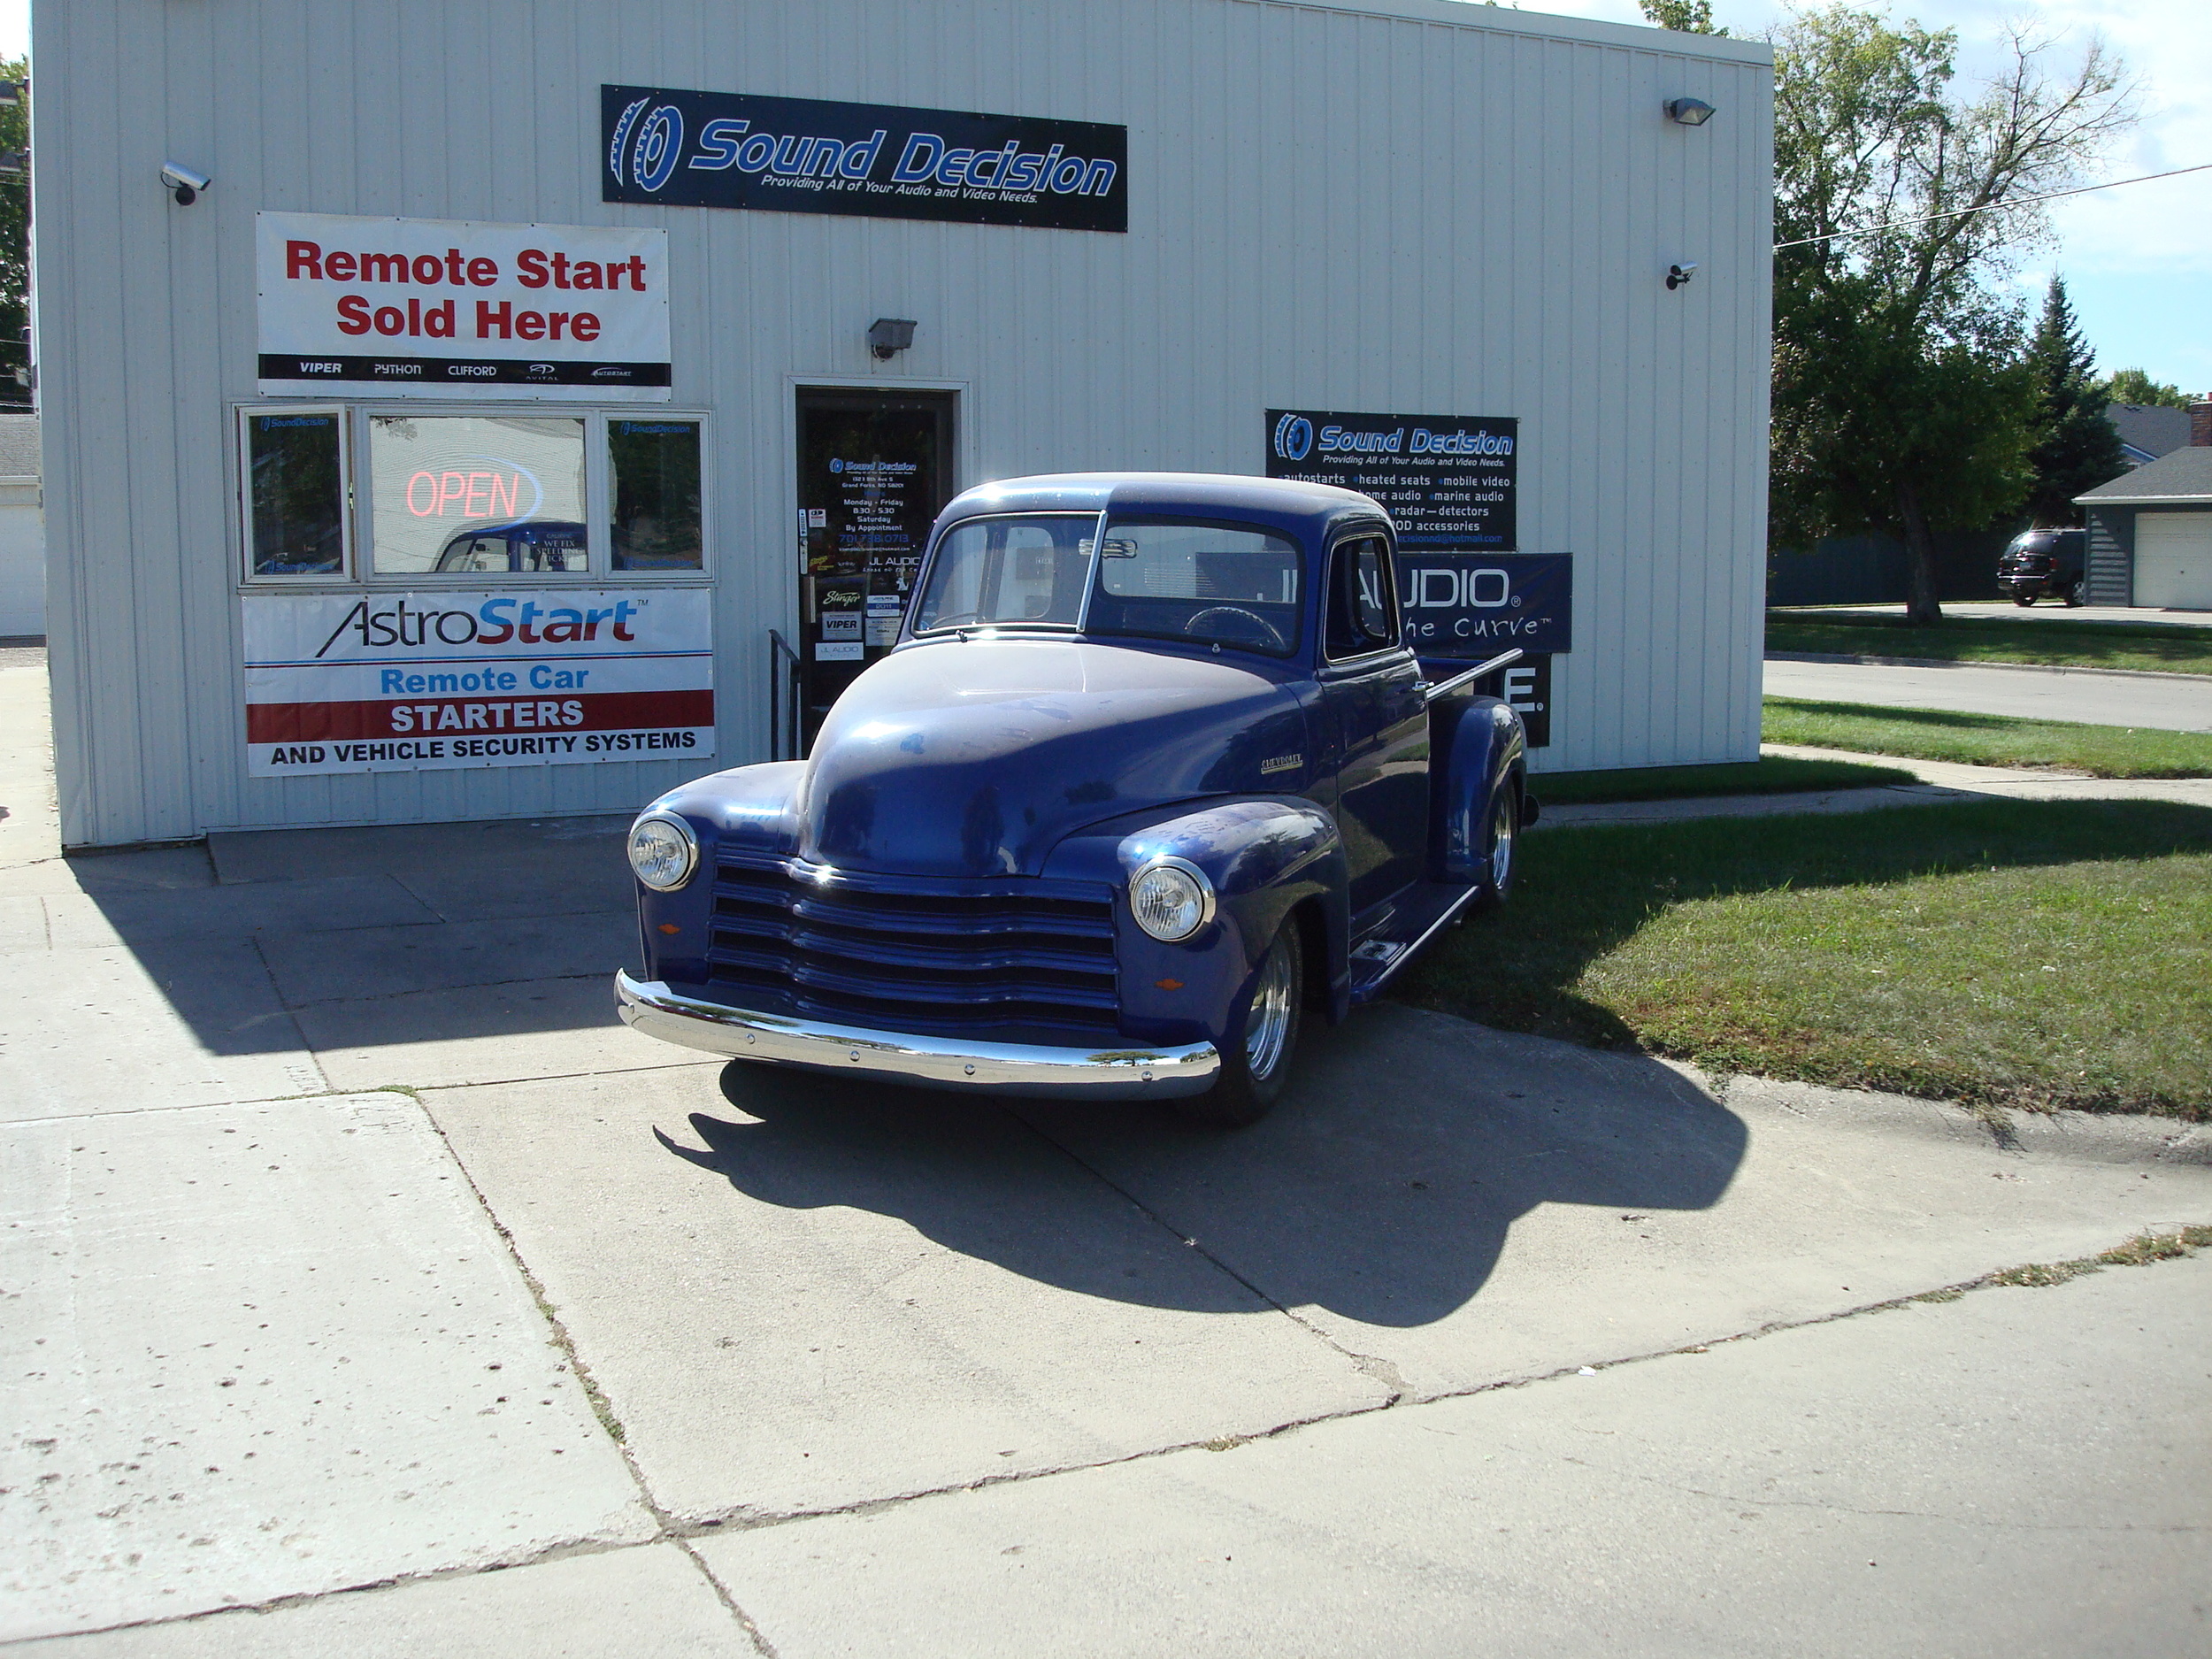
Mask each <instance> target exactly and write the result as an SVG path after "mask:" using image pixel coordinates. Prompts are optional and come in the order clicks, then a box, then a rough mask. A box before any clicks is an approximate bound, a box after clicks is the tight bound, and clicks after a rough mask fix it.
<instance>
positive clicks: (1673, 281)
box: [1667, 260, 1697, 291]
mask: <svg viewBox="0 0 2212 1659" xmlns="http://www.w3.org/2000/svg"><path fill="white" fill-rule="evenodd" d="M1696 274H1697V266H1696V265H1694V264H1693V263H1691V262H1689V261H1687V260H1686V261H1684V262H1683V263H1682V264H1680V265H1669V266H1668V267H1667V287H1668V288H1669V290H1670V291H1671V290H1672V289H1675V288H1687V287H1689V285H1690V279H1691V278H1692V277H1694V276H1695V275H1696Z"/></svg>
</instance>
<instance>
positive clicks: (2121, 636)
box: [1767, 611, 2212, 674]
mask: <svg viewBox="0 0 2212 1659" xmlns="http://www.w3.org/2000/svg"><path fill="white" fill-rule="evenodd" d="M1767 649H1769V650H1770V651H1812V652H1827V653H1835V654H1845V655H1856V656H1864V657H1932V658H1935V659H1937V660H1939V661H1942V662H1949V663H2050V664H2058V665H2061V666H2066V667H2077V668H2147V669H2154V670H2156V671H2158V672H2162V673H2170V674H2212V628H2186V627H2175V626H2171V625H2170V624H2169V625H2165V626H2161V625H2159V624H2157V623H2132V622H2130V623H2116V622H2062V621H2058V620H2055V619H2054V620H2050V621H2039V622H2020V621H2014V620H2011V619H2010V618H1985V617H1946V618H1944V619H1943V621H1942V622H1941V623H1940V624H1939V625H1938V626H1935V627H1932V628H1916V627H1912V626H1909V625H1908V624H1907V623H1906V622H1905V621H1904V619H1903V618H1887V617H1865V616H1857V617H1852V618H1841V617H1836V618H1827V617H1822V616H1820V615H1819V614H1818V613H1816V612H1812V611H1768V612H1767Z"/></svg>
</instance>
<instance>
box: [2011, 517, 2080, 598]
mask: <svg viewBox="0 0 2212 1659" xmlns="http://www.w3.org/2000/svg"><path fill="white" fill-rule="evenodd" d="M2088 558H2089V532H2087V531H2086V530H2023V531H2022V532H2021V533H2020V534H2018V535H2016V536H2015V537H2013V538H2012V540H2011V541H2008V542H2007V543H2005V551H2004V555H2003V557H2001V558H2000V559H1999V560H1998V561H1997V586H1998V587H2000V588H2003V589H2004V590H2005V592H2006V593H2008V594H2009V595H2012V603H2014V604H2016V605H2032V604H2033V603H2035V602H2036V601H2037V600H2039V599H2041V598H2044V597H2046V596H2047V597H2049V598H2052V599H2062V600H2064V601H2065V602H2066V603H2068V604H2070V605H2078V604H2079V603H2082V601H2083V600H2084V599H2085V597H2087V595H2088V588H2089V575H2088Z"/></svg>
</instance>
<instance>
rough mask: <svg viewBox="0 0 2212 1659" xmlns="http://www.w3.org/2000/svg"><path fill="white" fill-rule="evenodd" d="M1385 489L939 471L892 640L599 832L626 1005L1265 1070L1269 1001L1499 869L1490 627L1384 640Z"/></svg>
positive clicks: (751, 1030)
mask: <svg viewBox="0 0 2212 1659" xmlns="http://www.w3.org/2000/svg"><path fill="white" fill-rule="evenodd" d="M1393 555H1394V540H1393V533H1392V529H1391V524H1390V520H1389V518H1388V517H1387V516H1386V514H1385V513H1384V511H1382V509H1381V508H1380V507H1379V506H1378V505H1377V504H1376V503H1374V502H1373V501H1371V500H1370V499H1369V498H1368V497H1366V496H1364V495H1356V494H1354V493H1352V492H1350V491H1348V490H1342V489H1337V488H1330V487H1327V486H1324V485H1314V484H1302V483H1294V482H1289V481H1285V480H1265V479H1256V478H1242V477H1215V476H1207V475H1202V474H1186V473H1098V474H1092V473H1080V474H1067V475H1061V476H1052V477H1041V478H1027V479H1017V480H1010V481H1007V482H1003V483H998V484H992V485H987V486H985V487H983V488H977V489H972V490H969V491H967V492H966V493H965V494H964V495H960V496H958V497H957V498H956V499H955V500H954V501H953V502H952V503H951V504H950V505H949V506H948V507H947V508H946V509H945V511H944V512H943V514H942V515H941V517H940V518H939V519H938V521H937V523H936V525H935V526H933V529H932V531H931V534H930V540H929V545H928V549H927V552H926V557H925V559H924V562H923V565H922V569H921V572H920V574H919V577H918V581H917V583H916V585H915V588H914V591H913V595H912V598H911V600H910V603H909V605H908V608H907V613H906V616H905V618H904V620H903V622H902V627H901V632H900V637H899V642H898V644H897V646H896V648H895V649H894V650H892V651H891V652H890V653H889V654H888V655H887V656H886V657H884V658H882V659H881V660H880V661H879V662H877V663H875V664H872V665H871V666H870V667H869V668H868V669H867V671H866V672H864V673H863V674H862V675H861V676H860V677H859V678H858V679H857V680H855V681H854V682H853V684H852V685H851V687H849V688H848V689H847V690H846V692H845V693H844V695H843V696H842V697H841V698H840V699H839V701H838V703H836V705H835V707H834V708H833V709H832V710H831V711H830V713H829V716H828V718H827V720H826V723H825V724H824V726H823V727H822V729H821V731H820V733H818V736H817V738H816V740H815V742H814V745H813V749H812V752H811V753H810V755H809V756H808V757H807V758H806V759H804V760H795V761H772V762H767V763H764V764H755V765H748V766H740V767H737V768H734V769H733V770H731V771H727V772H717V773H714V774H713V775H711V776H709V777H705V778H701V779H698V780H695V781H694V782H691V783H687V784H685V785H684V786H682V787H680V788H678V789H674V790H672V791H671V792H669V793H668V794H666V795H663V796H662V797H661V798H660V799H658V800H657V801H655V802H654V803H652V804H651V805H650V806H649V807H648V808H647V809H646V810H645V811H644V812H643V813H642V814H641V815H640V816H639V818H637V820H636V822H635V824H634V826H633V827H632V829H631V832H630V836H629V842H628V846H629V856H630V863H631V867H632V869H633V871H634V873H635V875H636V877H637V881H638V901H639V912H640V918H641V938H642V941H643V949H644V968H645V972H644V974H643V977H641V978H635V977H633V976H632V975H630V974H628V973H627V972H624V973H621V974H619V975H618V978H617V981H616V991H617V996H618V1002H619V1004H620V1009H621V1013H622V1017H623V1018H624V1019H626V1021H627V1022H628V1023H629V1024H630V1025H633V1026H634V1027H635V1028H636V1029H637V1030H639V1031H641V1032H644V1033H649V1034H651V1035H653V1036H656V1037H661V1038H664V1039H666V1040H667V1041H671V1042H675V1043H680V1044H683V1045H685V1046H687V1047H688V1048H698V1049H703V1050H706V1051H708V1052H710V1053H714V1054H719V1055H726V1056H731V1057H732V1058H733V1059H736V1060H743V1061H750V1062H757V1063H761V1064H772V1065H784V1066H798V1067H804V1068H809V1069H811V1070H813V1071H824V1072H842V1073H845V1074H847V1075H849V1076H854V1077H860V1078H866V1079H879V1080H885V1081H892V1082H898V1083H907V1084H918V1085H924V1086H928V1087H941V1088H950V1089H964V1090H971V1091H975V1092H979V1093H1001V1094H1047V1095H1050V1094H1064V1095H1074V1096H1081V1097H1087V1098H1104V1099H1158V1100H1167V1101H1172V1102H1175V1103H1176V1105H1177V1107H1178V1108H1179V1110H1182V1111H1184V1112H1186V1113H1188V1114H1190V1115H1192V1116H1194V1117H1197V1118H1202V1119H1204V1120H1207V1121H1210V1122H1214V1123H1218V1124H1225V1125H1242V1124H1248V1123H1251V1122H1253V1121H1256V1119H1257V1118H1260V1117H1261V1116H1262V1115H1263V1114H1264V1113H1265V1112H1266V1111H1267V1110H1268V1109H1269V1108H1270V1107H1271V1106H1272V1105H1273V1104H1274V1102H1275V1101H1276V1100H1277V1098H1278V1097H1279V1095H1280V1094H1281V1092H1282V1090H1283V1087H1284V1086H1285V1081H1286V1077H1287V1076H1288V1075H1289V1073H1290V1071H1291V1068H1292V1063H1293V1056H1294V1053H1295V1050H1296V1048H1297V1043H1298V1035H1299V1031H1300V1027H1301V1025H1302V1022H1304V1021H1306V1020H1307V1019H1309V1018H1316V1017H1318V1018H1325V1019H1327V1020H1329V1021H1332V1022H1334V1021H1338V1020H1341V1019H1343V1018H1346V1017H1347V1015H1348V1011H1349V1010H1350V1009H1351V1008H1352V1007H1353V1006H1354V1005H1355V1004H1357V1003H1359V1002H1364V1001H1365V1000H1367V999H1369V998H1371V997H1372V996H1374V995H1376V994H1377V993H1378V992H1379V991H1380V990H1382V988H1383V987H1385V986H1386V984H1388V983H1389V981H1390V979H1391V978H1392V976H1393V975H1394V974H1395V973H1397V972H1399V971H1400V970H1401V969H1402V968H1403V967H1404V965H1405V964H1406V963H1407V962H1408V961H1409V959H1410V958H1411V957H1412V956H1413V955H1414V953H1415V952H1416V951H1417V949H1419V948H1420V947H1421V946H1422V945H1423V944H1424V943H1425V942H1426V941H1428V940H1429V939H1430V938H1432V936H1433V935H1434V934H1435V933H1437V932H1438V931H1439V930H1440V928H1442V927H1444V926H1446V925H1447V924H1448V923H1449V922H1451V921H1452V920H1453V919H1454V918H1456V917H1457V916H1459V915H1460V914H1461V913H1462V912H1463V910H1467V909H1468V908H1469V907H1470V906H1486V905H1496V904H1502V903H1503V902H1505V900H1506V898H1507V896H1508V895H1509V893H1510V892H1511V889H1512V884H1513V867H1514V849H1515V844H1516V841H1517V838H1518V836H1519V834H1520V832H1521V829H1522V827H1523V826H1525V825H1526V824H1529V823H1532V822H1533V821H1534V818H1535V816H1536V810H1537V806H1536V803H1535V802H1534V801H1533V800H1532V798H1531V797H1530V796H1529V795H1528V792H1527V788H1526V784H1525V776H1524V772H1525V764H1524V760H1525V757H1524V749H1525V737H1524V733H1523V731H1522V726H1521V722H1520V719H1519V717H1518V716H1517V715H1516V714H1515V713H1514V711H1513V710H1512V709H1511V708H1510V707H1509V706H1508V705H1507V704H1506V703H1502V702H1501V701H1499V700H1498V699H1496V698H1494V697H1489V696H1483V695H1477V694H1476V692H1475V690H1474V685H1475V682H1476V681H1477V680H1479V678H1481V677H1482V675H1484V674H1485V673H1486V672H1490V671H1492V670H1494V669H1496V668H1498V667H1501V666H1502V665H1503V664H1505V663H1507V662H1509V661H1510V660H1512V659H1513V658H1515V657H1518V656H1519V653H1518V652H1517V651H1513V652H1508V653H1506V654H1505V656H1504V657H1499V658H1494V659H1492V661H1490V662H1488V663H1486V664H1464V663H1457V664H1441V663H1436V662H1424V661H1422V660H1420V659H1418V658H1417V657H1416V656H1415V655H1414V653H1413V652H1412V651H1411V650H1409V649H1407V647H1406V646H1405V644H1404V643H1403V642H1402V637H1401V630H1400V617H1399V609H1398V601H1397V596H1396V594H1395V591H1394V566H1393Z"/></svg>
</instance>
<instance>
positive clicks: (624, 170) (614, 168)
mask: <svg viewBox="0 0 2212 1659" xmlns="http://www.w3.org/2000/svg"><path fill="white" fill-rule="evenodd" d="M599 127H600V179H599V183H600V195H601V196H602V197H603V199H604V200H606V201H609V202H640V203H652V204H665V205H670V206H675V207H733V208H751V209H755V210H765V211H770V212H776V213H851V214H864V215H868V216H870V217H872V218H876V219H954V220H957V221H960V222H962V223H965V224H971V225H1018V226H1023V227H1027V228H1030V229H1033V230H1099V231H1126V230H1127V229H1128V228H1129V180H1128V172H1129V129H1128V128H1127V127H1113V126H1108V125H1106V124H1104V123H1102V122H1098V121H1064V120H1056V119H1051V118H1048V117H1044V116H1029V115H985V114H979V113H976V112H974V111H965V110H926V109H909V108H904V107H902V106H899V105H895V104H838V103H831V102H828V101H826V100H823V99H818V98H766V97H755V96H750V95H748V94H743V93H735V92H687V91H682V90H679V89H676V88H667V87H614V86H603V87H601V88H599Z"/></svg>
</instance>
